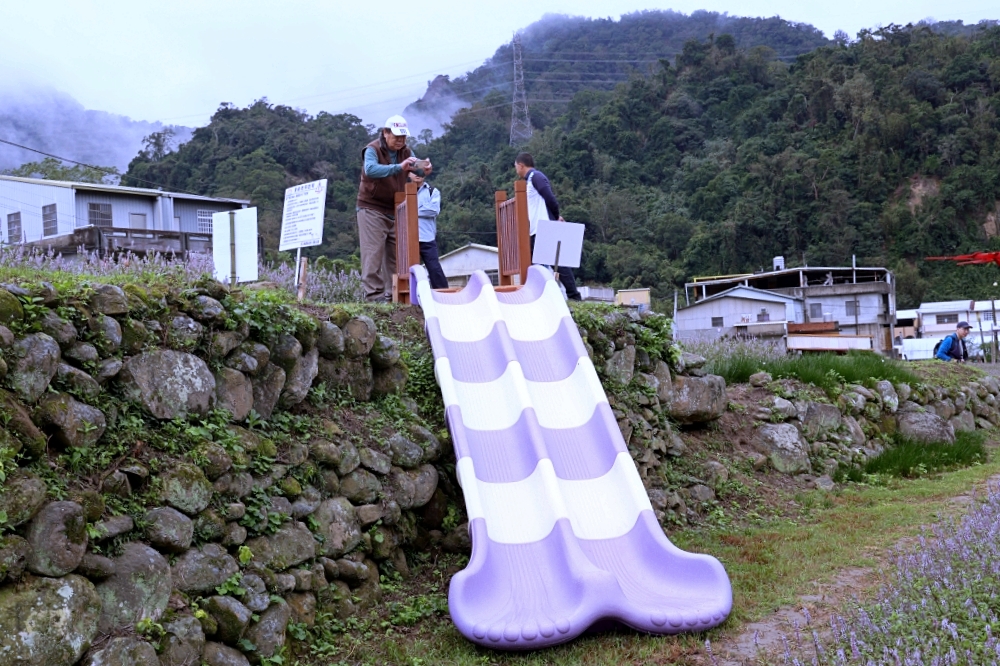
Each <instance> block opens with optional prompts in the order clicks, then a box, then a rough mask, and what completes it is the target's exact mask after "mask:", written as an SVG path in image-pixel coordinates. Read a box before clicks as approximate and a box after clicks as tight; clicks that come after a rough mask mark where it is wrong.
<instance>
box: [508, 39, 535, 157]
mask: <svg viewBox="0 0 1000 666" xmlns="http://www.w3.org/2000/svg"><path fill="white" fill-rule="evenodd" d="M530 138H531V119H530V118H528V95H527V93H525V90H524V64H523V63H522V62H521V35H519V34H516V33H515V34H514V102H513V104H512V105H511V111H510V145H512V146H519V145H521V144H523V143H526V142H527V141H528V139H530Z"/></svg>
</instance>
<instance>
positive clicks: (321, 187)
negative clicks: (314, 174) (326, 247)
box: [278, 178, 326, 252]
mask: <svg viewBox="0 0 1000 666" xmlns="http://www.w3.org/2000/svg"><path fill="white" fill-rule="evenodd" d="M325 212H326V178H324V179H323V180H314V181H312V182H311V183H303V184H302V185H296V186H295V187H289V188H288V189H287V190H285V210H284V212H283V213H282V215H281V241H280V243H279V244H278V249H279V250H280V251H282V252H283V251H285V250H294V249H296V248H300V247H312V246H314V245H319V244H320V243H322V242H323V214H324V213H325Z"/></svg>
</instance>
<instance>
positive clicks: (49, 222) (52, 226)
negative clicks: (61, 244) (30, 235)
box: [42, 204, 59, 236]
mask: <svg viewBox="0 0 1000 666" xmlns="http://www.w3.org/2000/svg"><path fill="white" fill-rule="evenodd" d="M57 233H59V217H58V215H56V205H55V204H49V205H48V206H42V235H43V236H55V235H56V234H57Z"/></svg>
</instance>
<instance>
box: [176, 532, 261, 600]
mask: <svg viewBox="0 0 1000 666" xmlns="http://www.w3.org/2000/svg"><path fill="white" fill-rule="evenodd" d="M256 554H257V553H256V552H254V555H256ZM239 570H240V567H239V565H238V564H237V563H236V560H234V559H233V558H232V557H230V556H229V554H228V553H227V552H226V549H225V548H223V547H222V546H220V545H218V544H215V543H207V544H205V545H204V546H202V547H201V548H192V549H191V550H189V551H188V552H186V553H184V554H183V555H181V556H180V557H179V558H177V561H176V562H175V563H174V566H173V568H172V569H171V577H172V580H173V583H174V587H176V588H177V589H178V590H180V591H181V592H200V593H206V592H212V591H214V590H215V588H216V587H218V586H219V585H222V584H223V583H225V582H226V581H227V580H228V579H229V577H230V576H232V575H233V574H235V573H237V572H239Z"/></svg>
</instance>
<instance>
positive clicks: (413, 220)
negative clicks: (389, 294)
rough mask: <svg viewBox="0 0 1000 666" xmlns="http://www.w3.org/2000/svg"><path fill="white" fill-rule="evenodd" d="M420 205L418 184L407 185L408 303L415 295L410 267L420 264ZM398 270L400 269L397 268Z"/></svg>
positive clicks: (406, 275) (406, 269)
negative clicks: (412, 292)
mask: <svg viewBox="0 0 1000 666" xmlns="http://www.w3.org/2000/svg"><path fill="white" fill-rule="evenodd" d="M419 211H420V204H418V203H417V184H416V183H407V184H406V227H407V231H406V241H407V248H406V255H407V261H406V266H404V269H405V270H404V271H403V280H404V281H405V282H406V294H407V298H406V302H407V303H412V302H413V294H411V293H410V266H415V265H417V264H419V263H420V216H419V215H418V213H419ZM397 270H398V267H397Z"/></svg>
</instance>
